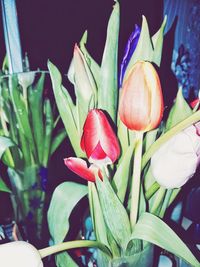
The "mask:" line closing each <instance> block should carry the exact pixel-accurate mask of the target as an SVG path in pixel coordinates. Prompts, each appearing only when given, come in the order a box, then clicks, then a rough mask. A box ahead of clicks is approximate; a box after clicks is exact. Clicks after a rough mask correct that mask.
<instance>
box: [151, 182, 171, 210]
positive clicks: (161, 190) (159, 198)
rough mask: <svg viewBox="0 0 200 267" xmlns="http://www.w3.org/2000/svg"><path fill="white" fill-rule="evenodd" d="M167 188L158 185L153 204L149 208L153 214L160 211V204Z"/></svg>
mask: <svg viewBox="0 0 200 267" xmlns="http://www.w3.org/2000/svg"><path fill="white" fill-rule="evenodd" d="M166 191H167V189H165V188H164V187H162V186H161V187H160V188H159V190H158V193H157V195H156V198H155V200H154V203H153V206H152V208H151V213H152V214H154V215H158V214H159V212H160V208H161V205H162V203H163V200H164V197H165V194H166Z"/></svg>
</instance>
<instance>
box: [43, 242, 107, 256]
mask: <svg viewBox="0 0 200 267" xmlns="http://www.w3.org/2000/svg"><path fill="white" fill-rule="evenodd" d="M82 247H96V248H98V249H100V250H101V251H102V252H104V253H105V254H107V255H108V256H109V257H112V254H111V252H110V250H109V249H108V248H107V247H106V246H105V245H104V244H102V243H100V242H97V241H89V240H77V241H68V242H64V243H61V244H57V245H54V246H51V247H47V248H43V249H40V250H39V253H40V256H41V258H45V257H47V256H49V255H52V254H55V253H58V252H61V251H64V250H68V249H73V248H82Z"/></svg>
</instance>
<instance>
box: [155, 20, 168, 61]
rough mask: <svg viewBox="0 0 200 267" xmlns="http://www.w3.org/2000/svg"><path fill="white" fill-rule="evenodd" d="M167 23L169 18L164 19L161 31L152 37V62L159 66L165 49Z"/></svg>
mask: <svg viewBox="0 0 200 267" xmlns="http://www.w3.org/2000/svg"><path fill="white" fill-rule="evenodd" d="M166 22H167V16H165V17H164V20H163V23H162V25H161V27H160V29H159V30H158V31H157V32H156V33H155V34H154V36H153V37H152V43H153V47H154V51H153V58H152V62H154V63H155V64H157V65H158V66H160V62H161V56H162V48H163V36H164V30H165V25H166Z"/></svg>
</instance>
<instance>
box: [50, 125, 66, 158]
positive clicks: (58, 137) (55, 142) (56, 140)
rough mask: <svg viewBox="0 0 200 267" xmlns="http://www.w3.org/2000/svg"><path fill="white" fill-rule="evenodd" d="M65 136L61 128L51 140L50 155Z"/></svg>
mask: <svg viewBox="0 0 200 267" xmlns="http://www.w3.org/2000/svg"><path fill="white" fill-rule="evenodd" d="M66 137H67V133H66V131H65V129H61V130H60V131H59V132H58V133H57V135H56V136H55V137H54V138H53V140H52V144H51V151H50V155H52V154H53V153H54V152H55V151H56V150H57V148H58V147H59V146H60V145H61V143H62V142H63V140H64V139H65V138H66Z"/></svg>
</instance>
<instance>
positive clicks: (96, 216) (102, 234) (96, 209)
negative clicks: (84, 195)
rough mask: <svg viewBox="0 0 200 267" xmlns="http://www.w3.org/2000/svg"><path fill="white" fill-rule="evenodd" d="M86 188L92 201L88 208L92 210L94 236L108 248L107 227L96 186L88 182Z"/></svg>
mask: <svg viewBox="0 0 200 267" xmlns="http://www.w3.org/2000/svg"><path fill="white" fill-rule="evenodd" d="M88 188H89V192H90V194H89V195H90V201H92V206H91V209H90V210H91V211H92V220H93V225H94V230H95V234H96V238H97V240H98V241H99V242H101V243H103V244H105V245H106V246H107V247H108V248H110V246H109V244H108V239H107V229H106V225H105V221H104V218H103V213H102V210H101V206H100V202H99V196H98V193H97V189H96V186H95V184H94V183H91V182H89V184H88Z"/></svg>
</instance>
